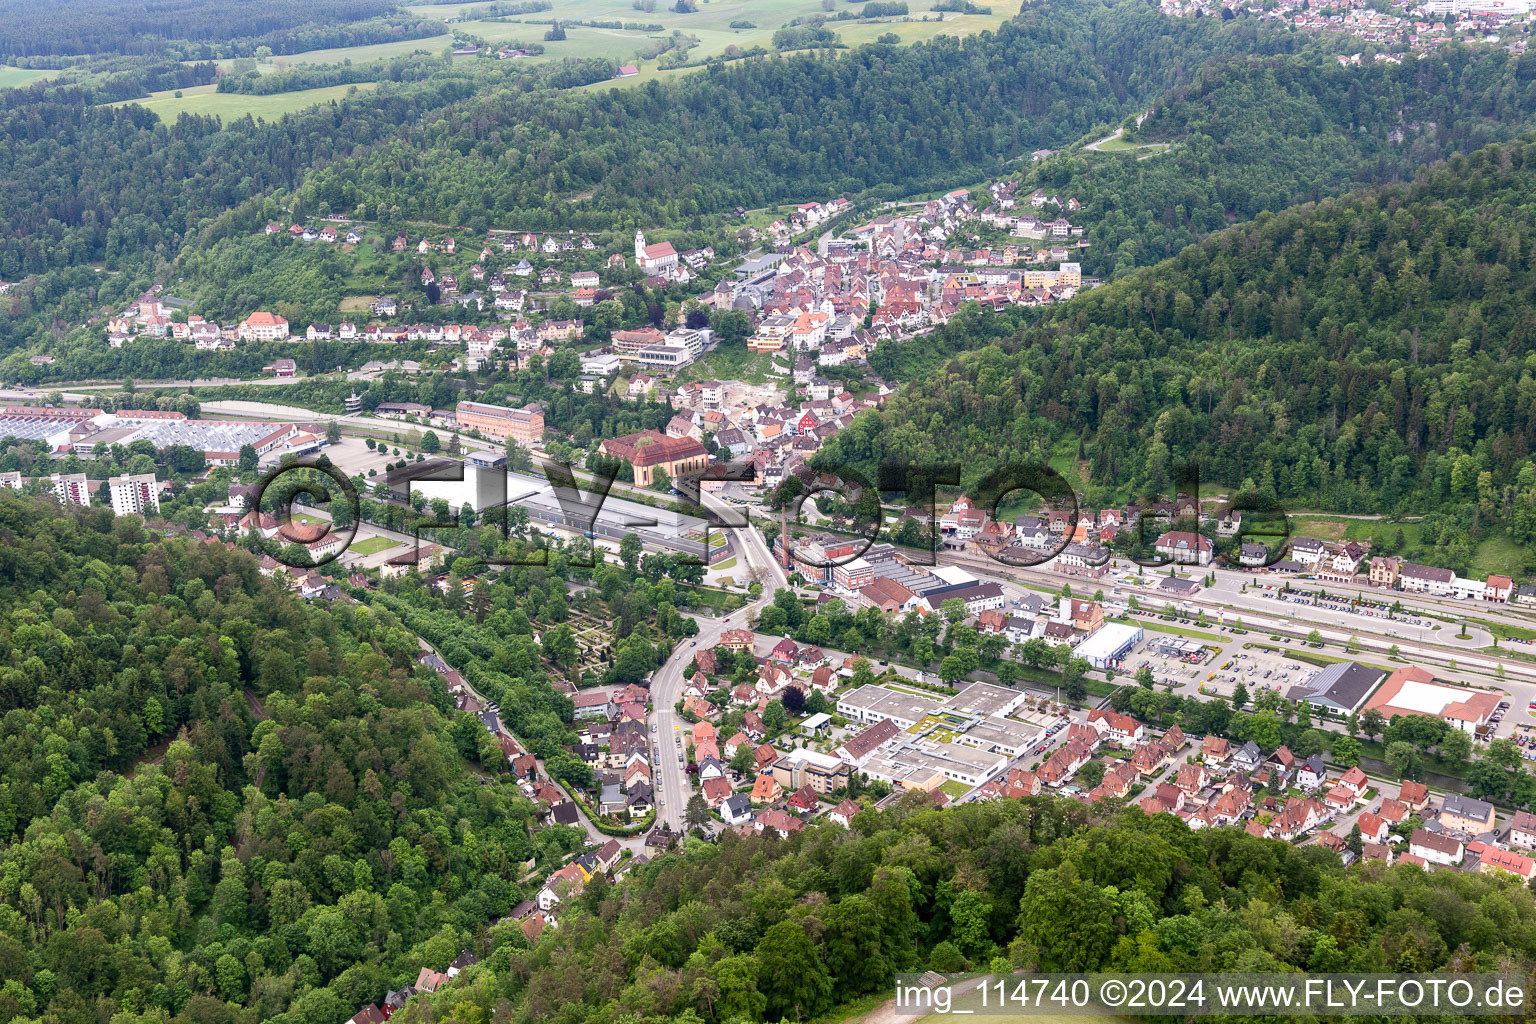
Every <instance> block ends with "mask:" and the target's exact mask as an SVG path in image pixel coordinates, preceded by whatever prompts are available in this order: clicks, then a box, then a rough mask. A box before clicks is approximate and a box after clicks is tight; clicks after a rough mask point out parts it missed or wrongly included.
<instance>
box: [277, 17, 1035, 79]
mask: <svg viewBox="0 0 1536 1024" xmlns="http://www.w3.org/2000/svg"><path fill="white" fill-rule="evenodd" d="M1022 2H1023V0H996V2H993V3H991V4H989V5H987V6H990V7H991V8H992V13H991V14H985V15H981V14H955V13H952V12H951V13H943V12H940V13H934V12H933V11H932V4H933V0H909V4H908V6H909V7H910V8H911V12H912V13H911V14H910V15H908V17H907V18H906V19H902V18H891V19H871V20H869V21H863V20H853V21H842V22H831V23H829V25H828V27H829V28H831V29H832V30H833V31H835V32H836V33H837V34H838V35H839V36H840V37H841V38H842V40H843V42H844V43H845V44H846V45H848V46H862V45H864V44H865V43H872V42H874V41H875V40H876V39H877V38H878V37H879V36H881V35H884V34H886V33H888V32H895V33H896V34H897V35H898V36H900V37H901V41H902V42H903V43H913V42H917V41H920V40H925V39H932V38H933V37H935V36H938V35H954V36H967V35H974V34H975V33H977V32H981V31H984V30H986V29H995V28H997V26H998V25H1000V24H1002V23H1003V22H1004V21H1006V20H1007V19H1009V18H1011V17H1013V16H1015V15H1017V14H1018V13H1019V8H1020V6H1021V5H1022ZM478 6H481V5H480V4H477V3H472V2H470V3H458V4H431V5H420V6H415V7H412V8H410V10H412V11H414V12H416V13H418V14H421V15H423V16H426V17H434V18H444V19H449V20H450V21H452V23H453V25H454V27H455V28H456V29H459V30H461V31H464V32H467V33H469V34H471V35H475V36H478V37H480V38H482V39H485V40H487V41H489V42H492V43H505V42H509V41H511V40H521V41H523V42H543V38H544V32H545V30H546V28H547V27H548V26H546V25H541V24H531V23H528V22H526V21H518V20H509V21H478V20H476V21H458V20H456V19H458V18H461V17H463V16H464V15H466V14H468V13H469V12H470V11H471V10H473V9H474V8H475V7H478ZM657 6H658V9H657V10H655V11H651V12H641V11H637V10H635V8H634V5H633V3H631V2H630V0H559V2H557V3H556V4H555V8H554V11H553V12H541V13H539V14H533V15H528V16H527V17H529V18H533V19H545V18H549V17H551V16H558V17H561V18H567V19H570V20H571V21H619V22H640V23H644V24H655V25H660V26H662V31H661V32H659V33H647V32H639V31H633V30H625V29H599V28H590V27H587V26H583V25H567V27H566V38H565V39H564V40H561V41H559V42H547V43H543V45H544V46H545V53H544V56H543V57H542V58H540V59H543V60H549V59H553V58H559V57H607V58H609V59H612V60H618V61H624V62H629V61H632V60H634V57H635V54H636V53H637V52H638V51H639V50H640V49H641V48H642V47H644V46H646V45H647V44H648V43H650V42H651V41H652V40H654V39H656V38H658V37H660V36H663V35H667V34H670V33H671V32H672V31H673V30H674V29H681V30H682V31H683V32H686V33H687V34H688V35H691V36H695V37H697V38H698V40H699V45H698V46H697V47H695V48H694V49H692V50H691V51H689V54H688V56H689V59H690V60H701V59H703V58H705V57H713V56H719V55H721V54H723V53H725V52H726V49H727V48H728V47H732V46H734V47H737V48H739V49H742V50H748V49H751V48H753V47H757V46H761V47H764V48H765V49H771V48H772V46H773V33H774V32H775V31H777V30H778V29H779V28H782V27H783V26H784V25H785V24H787V23H788V22H790V21H792V20H794V19H795V18H801V17H806V16H808V15H812V14H819V13H822V6H821V0H715V2H714V3H710V4H707V5H703V6H701V7H700V8H699V9H698V10H697V11H696V12H694V13H692V14H677V13H675V12H674V11H672V10H670V9H668V8H665V7H662V5H659V4H658V5H657ZM925 17H926V18H927V19H929V20H927V21H924V20H923V19H924V18H925ZM733 21H734V22H751V23H752V24H753V26H754V27H752V28H732V27H731V23H732V22H733ZM446 38H447V37H442V38H441V39H437V38H434V39H430V40H426V39H423V40H414V41H413V42H414V44H415V46H414V47H413V46H411V45H407V44H404V43H393V44H386V45H387V46H388V47H392V48H393V51H392V53H390V54H383V53H379V54H371V55H370V56H367V57H363V56H359V53H360V52H361V51H363V50H372V49H377V48H374V47H359V48H358V49H357V50H349V51H335V50H331V51H326V50H315V51H312V52H311V53H304V54H297V55H295V56H293V57H290V58H288V59H289V60H292V61H295V62H300V63H315V62H328V61H335V60H339V59H341V55H346V56H350V57H352V59H353V60H359V59H372V57H377V56H386V55H393V53H404V52H409V51H410V50H411V49H412V48H415V47H430V46H434V45H435V46H436V47H438V48H440V47H441V46H442V45H443V43H444V42H445V41H446ZM638 66H639V68H640V74H638V75H635V76H632V77H630V78H625V79H620V80H616V81H613V82H597V83H594V84H592V85H588V86H584V87H583V88H587V89H606V88H613V87H616V88H631V87H633V86H635V85H638V84H640V83H642V82H645V81H648V80H650V79H653V78H660V77H665V76H667V75H674V74H686V73H687V71H688V70H691V69H681V70H672V71H662V70H661V69H659V68H658V67H657V66H656V62H655V61H647V62H643V63H640V64H639V65H638Z"/></svg>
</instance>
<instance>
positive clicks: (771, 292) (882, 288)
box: [104, 181, 1088, 373]
mask: <svg viewBox="0 0 1536 1024" xmlns="http://www.w3.org/2000/svg"><path fill="white" fill-rule="evenodd" d="M1016 189H1017V183H1016V182H1012V181H999V182H996V183H994V184H993V185H991V186H989V187H988V189H987V192H986V195H985V196H983V197H982V198H981V199H980V200H973V199H972V197H971V195H970V193H969V192H968V191H967V190H964V189H960V190H956V191H953V192H950V193H948V194H946V195H945V196H943V197H942V198H940V199H936V200H930V201H927V202H925V203H922V204H919V205H918V206H917V207H916V208H915V209H914V211H913V212H910V213H905V214H898V213H882V214H880V215H878V216H876V217H875V218H873V219H872V220H870V221H868V222H865V223H862V224H860V225H858V226H856V227H853V228H851V229H849V230H848V231H847V232H846V233H844V234H842V235H837V236H835V237H831V236H832V235H834V234H835V232H831V233H829V236H827V237H824V238H823V240H822V244H820V245H819V246H818V247H817V249H818V251H816V252H813V251H812V250H811V249H810V248H807V247H806V246H794V245H792V244H791V241H792V239H793V238H794V237H795V236H796V234H798V233H800V232H804V231H809V230H814V229H815V228H817V227H819V226H821V225H824V224H831V223H833V222H837V221H840V220H843V219H846V217H847V215H848V214H849V213H850V212H852V209H851V206H850V204H848V202H847V200H845V199H837V200H833V201H832V202H829V203H825V204H823V203H817V202H811V203H805V204H801V205H800V206H799V207H797V208H796V210H795V212H794V213H793V214H792V215H791V216H790V218H789V219H788V221H787V222H786V221H775V222H774V223H772V224H770V225H769V226H768V227H767V229H766V231H765V232H761V233H760V232H758V231H757V230H756V229H751V228H743V229H742V231H743V233H744V235H743V237H744V239H745V240H746V241H748V242H751V241H755V240H759V239H764V238H766V239H767V240H768V241H769V242H770V243H771V244H772V249H771V250H770V251H767V252H765V253H761V254H759V255H756V256H751V257H749V258H748V259H747V260H746V261H745V262H743V263H741V264H740V265H739V266H737V267H736V268H735V269H734V271H728V270H725V269H724V268H723V267H721V266H720V262H719V260H718V259H717V256H716V253H715V252H714V250H713V249H710V248H707V247H706V248H703V249H697V250H685V251H682V252H679V251H678V250H677V249H675V248H674V247H673V245H672V244H671V243H670V242H656V243H651V242H648V241H647V239H646V237H645V234H644V232H643V231H637V232H636V233H635V238H634V246H633V249H632V251H631V252H627V253H626V252H614V253H611V254H609V255H607V256H606V258H604V257H603V255H602V253H601V252H600V251H599V248H598V245H597V243H596V242H595V241H594V239H593V238H592V237H591V236H581V237H580V238H577V237H574V236H564V237H562V236H558V235H543V236H540V235H538V234H535V233H531V232H515V231H508V230H501V229H493V230H492V231H490V232H488V233H487V235H486V237H485V239H484V243H483V246H482V248H481V249H480V250H479V253H478V255H472V254H466V253H464V252H463V251H462V250H461V248H460V246H459V243H458V242H457V241H456V240H455V238H454V237H453V236H451V235H442V236H437V237H426V236H423V237H419V238H415V239H413V238H412V237H410V236H407V235H406V234H404V233H399V234H397V235H395V237H394V238H393V240H392V241H390V242H388V243H387V245H386V244H385V243H383V242H382V241H380V240H377V239H375V240H374V242H373V243H370V242H369V241H368V238H367V233H368V231H369V230H371V229H370V228H369V227H368V226H367V225H357V226H351V227H349V226H348V224H349V223H350V222H348V221H346V220H345V218H330V219H331V220H333V221H335V220H339V221H341V222H340V223H325V224H323V225H321V226H319V227H314V226H305V225H300V224H297V223H295V224H290V225H287V226H286V227H285V226H284V225H282V224H281V223H276V222H274V223H271V224H268V225H267V226H266V228H265V229H264V230H263V233H264V234H265V235H267V236H271V237H272V238H273V240H274V241H275V242H282V243H286V244H295V245H310V244H313V245H336V246H342V247H346V248H349V249H355V248H356V247H358V246H364V245H369V244H379V245H381V246H383V247H384V248H387V250H388V252H389V253H390V254H392V255H398V256H402V257H405V258H410V259H413V260H414V261H415V263H414V264H413V266H414V269H413V274H414V275H415V276H416V277H417V278H418V279H419V281H420V284H421V287H422V289H423V294H422V295H421V296H418V297H415V298H414V300H412V301H407V299H405V298H403V297H391V296H377V297H375V298H373V299H372V300H371V302H370V303H369V307H368V312H369V313H370V314H371V316H372V317H374V318H376V319H374V320H370V321H365V322H361V323H360V322H357V321H354V320H349V319H345V318H342V319H339V320H338V321H337V322H335V323H310V324H307V325H304V326H302V327H301V326H300V325H298V324H290V323H289V322H288V321H287V320H286V319H285V318H283V317H282V316H280V315H278V314H277V313H274V312H271V311H270V310H255V311H252V312H250V313H248V314H247V315H246V316H245V317H244V318H243V319H241V320H238V321H233V322H228V323H215V322H212V321H209V320H207V319H205V318H204V317H202V316H200V315H198V314H196V313H189V312H187V311H186V309H185V305H186V304H185V303H179V302H176V301H175V300H172V299H170V298H169V297H167V296H165V295H162V294H161V293H160V290H159V289H158V288H156V289H152V290H151V291H150V292H148V293H146V294H144V295H142V296H140V298H139V299H138V300H137V301H136V302H135V303H133V304H132V306H130V307H129V308H127V309H124V310H121V311H119V312H117V313H116V314H114V315H113V316H111V317H108V318H107V319H106V322H105V324H104V339H105V341H106V343H107V344H108V345H109V346H111V347H115V348H116V347H121V346H123V345H125V344H128V343H130V342H132V341H133V339H134V338H135V337H139V336H147V337H156V338H164V337H169V338H175V339H177V340H181V341H186V342H189V343H190V344H192V345H193V346H194V347H195V348H196V349H198V350H203V351H224V350H229V349H232V348H233V347H234V346H235V345H237V344H239V343H243V342H285V341H300V340H303V341H331V340H335V341H342V342H357V343H373V344H399V343H403V342H414V341H425V342H427V343H429V344H430V345H433V346H440V347H443V348H448V349H452V348H458V349H460V350H461V351H462V352H463V360H464V365H465V366H466V368H468V369H470V370H474V369H477V368H479V367H480V366H481V365H483V364H485V363H487V362H489V361H496V360H506V361H508V362H509V363H510V362H511V361H512V360H514V359H515V360H516V361H517V365H519V366H523V365H526V363H527V361H528V360H529V359H531V358H532V356H533V355H535V354H538V355H543V356H546V357H547V356H548V355H549V354H550V353H552V352H553V350H554V346H556V345H559V344H567V343H576V342H581V341H582V340H584V338H585V336H586V333H587V331H586V328H587V325H586V323H585V322H584V321H583V319H582V318H581V316H580V315H579V313H580V311H581V310H587V309H591V308H592V307H594V306H595V305H597V304H598V303H602V302H606V301H608V300H609V299H610V298H612V296H613V290H614V289H617V288H622V287H627V286H629V285H631V284H633V283H634V281H635V274H637V273H638V274H639V275H640V282H639V283H641V284H642V285H643V286H644V287H646V288H649V289H653V290H667V289H673V288H682V289H686V286H688V285H689V284H690V283H691V282H693V281H694V280H695V279H696V278H698V277H699V276H700V275H702V274H705V273H708V274H709V275H710V277H713V278H718V283H717V284H715V285H714V287H713V288H712V289H710V290H708V291H704V292H699V293H696V294H695V295H694V296H693V297H692V299H690V300H688V301H689V302H690V303H691V304H692V305H691V308H696V309H702V310H705V311H709V310H740V311H743V312H745V313H746V314H748V316H749V320H750V323H751V330H750V331H749V336H748V337H747V341H746V347H747V350H748V351H749V352H754V353H774V354H782V356H783V358H784V359H785V360H788V361H790V362H793V361H794V360H796V359H798V358H800V357H806V358H810V359H811V360H813V361H814V362H815V363H816V364H818V365H822V366H842V365H845V364H858V363H860V362H862V360H863V359H864V357H865V356H866V355H867V354H868V353H869V351H871V350H872V349H873V347H874V345H875V344H876V343H878V342H879V341H881V340H886V339H906V338H910V337H913V336H915V335H917V334H920V333H922V332H923V331H924V330H926V329H931V328H932V327H933V326H935V325H938V324H942V323H944V322H946V321H947V320H948V319H949V318H950V317H952V316H953V315H954V314H955V312H956V311H957V310H958V309H959V307H960V305H961V304H962V303H964V302H968V301H975V302H978V303H980V304H981V305H982V306H983V307H984V308H994V307H1000V306H1005V305H1023V306H1032V305H1044V304H1048V303H1052V302H1057V301H1061V300H1064V299H1067V298H1070V297H1071V296H1072V295H1073V294H1075V293H1076V291H1077V290H1078V289H1079V288H1081V287H1084V282H1083V279H1082V275H1081V271H1080V269H1079V264H1078V263H1077V262H1076V261H1075V259H1074V257H1075V254H1076V253H1077V251H1078V250H1079V249H1081V248H1082V247H1083V246H1085V245H1087V244H1088V242H1087V239H1086V238H1085V237H1084V231H1083V229H1082V228H1081V227H1080V226H1076V225H1073V224H1072V223H1071V222H1070V220H1068V219H1067V218H1068V215H1069V214H1070V213H1071V212H1073V211H1075V210H1076V209H1078V208H1079V207H1078V205H1077V203H1076V200H1072V199H1065V200H1064V199H1062V198H1061V197H1059V196H1048V195H1046V194H1044V193H1043V192H1042V193H1036V194H1034V195H1032V196H1028V197H1018V196H1016V194H1015V193H1016ZM973 227H974V228H984V229H987V230H992V231H1000V232H1003V233H1005V234H1007V235H1008V236H1010V237H1012V238H1015V239H1018V241H1010V242H1006V243H1003V244H998V245H980V246H970V247H962V246H957V245H956V244H955V241H956V239H957V238H961V237H962V236H963V237H964V238H969V239H975V238H978V237H979V236H977V235H976V234H975V232H974V231H973V230H972V228H973ZM1035 243H1038V245H1037V244H1035ZM471 261H472V262H471ZM534 261H537V263H536V262H534ZM678 294H682V295H686V294H687V292H686V290H684V291H682V292H681V293H678ZM674 301H677V300H674ZM434 306H435V307H440V308H442V309H449V310H457V311H458V312H459V313H460V314H462V316H463V318H464V319H466V320H470V321H476V322H472V323H470V322H461V323H453V322H445V321H444V319H443V318H442V317H441V316H440V315H437V314H434V315H433V317H432V318H431V320H430V322H410V321H409V319H408V318H409V315H410V314H412V313H414V312H417V311H418V309H426V308H433V307H434ZM400 321H405V322H400ZM641 329H644V328H642V327H639V326H638V325H631V327H630V330H641ZM649 329H651V330H655V327H654V325H653V326H651V327H650V328H649ZM711 347H712V344H711V341H710V338H709V335H708V334H705V335H702V336H700V335H689V334H682V333H679V332H678V331H669V332H667V334H666V335H664V336H662V337H659V338H658V337H654V336H646V337H645V338H644V340H643V343H642V342H641V341H639V340H636V339H634V338H629V339H627V340H625V341H619V342H616V343H613V344H611V345H606V346H602V347H599V348H593V349H590V350H587V351H586V352H585V353H584V358H587V359H590V360H593V361H595V362H594V367H596V368H598V369H613V368H615V366H610V365H609V364H607V363H605V362H602V361H601V360H600V357H601V356H604V355H611V356H614V357H615V358H616V359H617V360H618V361H619V362H620V363H622V364H623V365H624V366H625V367H628V368H635V369H639V370H641V371H644V372H649V373H675V372H677V371H679V370H682V369H684V368H686V367H687V366H689V365H691V364H692V363H693V362H695V361H696V360H697V359H698V358H699V357H700V356H702V355H703V354H704V353H705V352H707V351H708V350H709V349H710V348H711ZM778 369H779V372H781V373H788V372H789V370H790V366H789V365H788V364H787V363H786V364H785V365H783V366H780V367H778Z"/></svg>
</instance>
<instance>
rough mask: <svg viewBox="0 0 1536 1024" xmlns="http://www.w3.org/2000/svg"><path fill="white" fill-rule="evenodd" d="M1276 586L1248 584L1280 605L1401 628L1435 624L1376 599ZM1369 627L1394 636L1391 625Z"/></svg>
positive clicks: (1417, 627) (1432, 626)
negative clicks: (1351, 599) (1395, 610)
mask: <svg viewBox="0 0 1536 1024" xmlns="http://www.w3.org/2000/svg"><path fill="white" fill-rule="evenodd" d="M1280 587H1281V585H1280V584H1276V583H1266V584H1253V585H1251V586H1250V587H1249V590H1253V591H1257V592H1258V594H1259V596H1260V597H1266V598H1269V599H1271V600H1274V601H1279V602H1281V603H1283V604H1299V605H1308V606H1312V607H1316V608H1321V609H1323V610H1324V611H1329V612H1334V613H1336V614H1339V615H1353V616H1357V617H1359V618H1361V619H1376V620H1381V619H1387V620H1390V621H1392V622H1395V623H1401V624H1402V626H1403V627H1404V628H1409V629H1434V628H1435V627H1436V626H1437V625H1438V623H1436V622H1435V620H1433V619H1430V618H1426V617H1423V616H1419V615H1414V614H1411V613H1409V612H1399V613H1398V614H1396V615H1394V614H1392V606H1391V605H1390V604H1386V603H1383V602H1380V601H1365V600H1360V601H1355V602H1353V603H1351V602H1349V601H1348V600H1346V599H1344V598H1341V597H1337V596H1328V597H1321V596H1319V595H1320V594H1321V593H1323V592H1322V591H1311V590H1298V589H1296V588H1294V587H1293V588H1292V589H1290V590H1289V591H1284V590H1281V589H1280ZM1371 628H1372V629H1373V630H1379V631H1381V632H1384V633H1385V634H1386V635H1388V636H1395V635H1396V634H1395V633H1394V632H1393V630H1392V629H1391V628H1388V629H1381V627H1380V625H1379V623H1377V624H1373V625H1372V627H1371Z"/></svg>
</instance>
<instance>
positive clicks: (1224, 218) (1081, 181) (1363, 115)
mask: <svg viewBox="0 0 1536 1024" xmlns="http://www.w3.org/2000/svg"><path fill="white" fill-rule="evenodd" d="M1128 120H1129V121H1130V124H1131V126H1132V127H1131V129H1130V130H1129V132H1128V134H1127V136H1126V141H1128V142H1131V143H1135V144H1141V145H1144V144H1157V143H1166V144H1170V148H1169V150H1168V151H1166V152H1161V153H1157V154H1156V155H1153V156H1150V157H1148V156H1147V153H1148V152H1150V150H1136V151H1131V152H1120V153H1092V152H1087V151H1083V150H1073V151H1071V152H1068V153H1064V154H1062V155H1060V156H1058V157H1054V158H1052V159H1049V160H1047V161H1045V162H1044V163H1042V164H1041V165H1040V166H1039V167H1038V169H1037V170H1035V171H1034V172H1033V173H1031V174H1029V175H1026V176H1025V178H1024V182H1025V186H1026V188H1036V187H1038V188H1044V189H1046V190H1047V191H1048V192H1051V193H1053V194H1060V195H1062V196H1063V197H1066V196H1073V197H1075V198H1077V199H1078V200H1080V201H1081V202H1083V204H1084V209H1083V210H1082V211H1081V212H1080V213H1076V214H1073V215H1072V220H1073V221H1074V222H1080V223H1082V224H1084V225H1085V226H1086V227H1087V228H1088V234H1089V237H1090V238H1091V239H1092V241H1093V246H1092V247H1091V248H1090V249H1088V250H1087V251H1086V252H1084V253H1083V260H1082V262H1083V270H1084V272H1085V273H1090V274H1098V275H1103V276H1110V275H1114V274H1118V273H1124V272H1126V271H1128V270H1130V269H1132V268H1134V267H1138V266H1145V265H1147V264H1150V263H1155V262H1157V261H1158V260H1161V259H1167V258H1168V257H1170V256H1174V255H1176V254H1177V253H1178V252H1179V250H1181V249H1183V248H1184V246H1186V245H1188V244H1190V243H1191V242H1194V241H1196V240H1197V239H1199V238H1202V237H1204V236H1205V235H1207V234H1209V233H1211V232H1213V231H1217V230H1220V229H1221V228H1224V227H1226V226H1228V224H1229V223H1230V222H1232V221H1234V220H1237V221H1246V220H1250V219H1252V218H1253V217H1255V216H1257V215H1258V214H1259V213H1260V212H1262V211H1266V210H1267V211H1271V212H1277V211H1279V210H1282V209H1285V208H1286V207H1288V206H1293V205H1295V204H1297V203H1301V202H1315V201H1317V200H1319V199H1324V198H1327V197H1329V196H1335V195H1339V194H1341V193H1343V192H1346V191H1348V190H1349V189H1351V188H1352V187H1358V186H1360V185H1379V184H1393V183H1397V182H1401V181H1406V180H1411V179H1412V177H1413V175H1414V173H1415V172H1416V171H1417V170H1418V168H1420V167H1422V166H1424V165H1425V164H1429V163H1433V162H1434V161H1436V160H1441V159H1444V158H1445V157H1447V156H1449V155H1451V154H1452V153H1458V152H1460V153H1467V152H1471V151H1472V150H1475V149H1479V148H1481V147H1482V146H1484V145H1486V144H1488V143H1491V142H1498V141H1504V140H1507V139H1511V138H1513V137H1515V136H1516V135H1518V134H1519V133H1520V132H1521V131H1525V130H1529V129H1530V127H1531V126H1532V125H1536V53H1528V54H1525V55H1524V56H1520V57H1516V56H1514V55H1512V54H1510V53H1509V52H1508V51H1506V50H1502V49H1496V48H1483V47H1478V48H1475V49H1471V48H1466V47H1452V48H1449V49H1445V50H1440V51H1436V52H1433V53H1429V54H1423V55H1418V56H1413V57H1410V59H1408V60H1405V61H1403V62H1401V63H1395V62H1392V61H1370V60H1369V57H1367V61H1366V62H1365V63H1363V64H1361V65H1359V66H1355V65H1350V66H1340V65H1339V64H1338V62H1337V61H1335V60H1333V59H1332V58H1331V57H1327V56H1322V55H1319V56H1314V57H1292V58H1284V59H1250V58H1244V57H1238V58H1233V59H1230V60H1222V61H1212V62H1210V63H1208V64H1206V65H1205V66H1204V67H1202V68H1201V69H1200V71H1199V73H1198V75H1196V76H1194V77H1193V80H1192V81H1190V82H1189V83H1187V84H1184V85H1180V86H1178V87H1176V88H1174V89H1173V90H1171V91H1170V92H1169V93H1168V94H1167V95H1166V96H1164V97H1162V98H1160V99H1159V100H1158V101H1157V102H1155V103H1154V104H1152V105H1151V107H1150V110H1149V113H1148V116H1147V118H1146V120H1145V121H1144V122H1143V123H1142V124H1141V126H1140V128H1139V129H1137V128H1135V127H1134V120H1133V119H1128ZM1138 157H1146V158H1145V159H1138Z"/></svg>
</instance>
